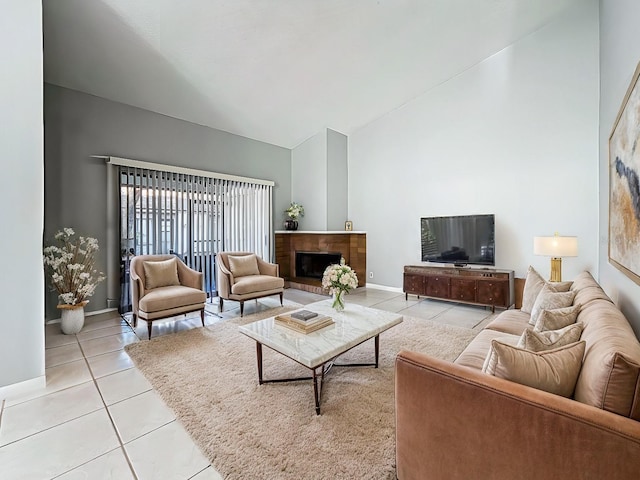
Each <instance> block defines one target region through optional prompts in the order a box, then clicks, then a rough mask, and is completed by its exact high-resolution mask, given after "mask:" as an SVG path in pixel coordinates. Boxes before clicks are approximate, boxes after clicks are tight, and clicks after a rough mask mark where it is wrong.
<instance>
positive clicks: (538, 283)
mask: <svg viewBox="0 0 640 480" xmlns="http://www.w3.org/2000/svg"><path fill="white" fill-rule="evenodd" d="M545 285H546V281H545V279H544V278H542V277H541V276H540V274H539V273H538V272H537V271H536V269H535V268H533V267H532V266H529V270H528V271H527V278H526V280H525V281H524V291H523V292H522V307H521V308H520V310H521V311H523V312H524V313H531V309H532V308H533V304H534V303H535V302H536V298H538V294H539V293H540V290H542V287H544V286H545Z"/></svg>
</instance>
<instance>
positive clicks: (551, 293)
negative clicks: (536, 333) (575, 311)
mask: <svg viewBox="0 0 640 480" xmlns="http://www.w3.org/2000/svg"><path fill="white" fill-rule="evenodd" d="M575 296H576V292H556V291H555V290H554V289H553V287H552V286H550V285H545V286H544V287H542V290H540V293H539V294H538V298H536V302H535V303H534V304H533V308H532V309H531V318H530V319H529V323H530V324H531V325H535V324H536V322H537V321H538V316H540V312H542V310H555V309H557V308H564V307H570V306H571V304H572V303H573V299H574V298H575Z"/></svg>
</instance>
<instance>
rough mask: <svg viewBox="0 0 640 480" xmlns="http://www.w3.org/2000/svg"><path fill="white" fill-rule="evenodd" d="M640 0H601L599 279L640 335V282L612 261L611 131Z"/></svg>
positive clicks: (628, 76)
mask: <svg viewBox="0 0 640 480" xmlns="http://www.w3.org/2000/svg"><path fill="white" fill-rule="evenodd" d="M638 20H640V2H638V1H637V0H616V1H601V2H600V169H599V174H600V176H599V184H600V188H599V200H600V238H599V251H600V278H599V280H600V283H601V284H602V286H603V287H604V289H605V290H606V291H607V293H608V294H609V296H610V297H611V298H612V300H613V301H614V302H616V304H617V305H618V306H619V307H620V309H621V310H622V311H623V313H624V314H625V315H626V316H627V318H628V319H629V321H630V322H631V324H632V325H633V328H634V330H635V333H636V335H637V336H640V285H638V284H636V283H635V282H634V281H633V280H631V279H630V278H628V277H627V276H626V275H625V274H623V273H622V272H621V271H620V270H618V269H617V268H615V267H614V266H613V265H612V264H611V263H609V253H608V252H609V250H608V244H609V168H608V167H609V135H610V134H611V130H612V129H613V124H614V122H615V120H616V117H617V115H618V112H619V110H620V107H621V105H622V101H623V99H624V96H625V94H626V93H627V88H629V84H630V83H631V80H632V77H633V73H634V72H635V69H636V66H637V65H638V62H639V61H640V29H639V28H638Z"/></svg>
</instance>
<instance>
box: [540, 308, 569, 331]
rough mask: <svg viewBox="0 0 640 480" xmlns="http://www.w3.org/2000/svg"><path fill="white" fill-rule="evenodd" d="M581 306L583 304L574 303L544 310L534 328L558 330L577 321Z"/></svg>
mask: <svg viewBox="0 0 640 480" xmlns="http://www.w3.org/2000/svg"><path fill="white" fill-rule="evenodd" d="M580 307H581V305H572V306H571V307H564V308H556V309H555V310H542V311H541V312H540V315H538V319H537V320H536V325H535V327H533V329H534V330H535V331H536V332H544V331H545V330H558V329H560V328H564V327H566V326H568V325H571V324H573V323H576V319H577V318H578V313H580Z"/></svg>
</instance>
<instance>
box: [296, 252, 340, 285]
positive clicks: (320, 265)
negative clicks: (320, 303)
mask: <svg viewBox="0 0 640 480" xmlns="http://www.w3.org/2000/svg"><path fill="white" fill-rule="evenodd" d="M341 258H342V254H341V253H340V252H296V277H306V278H318V279H322V274H323V273H324V271H325V269H326V268H327V267H328V266H329V265H331V264H334V263H340V259H341Z"/></svg>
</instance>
